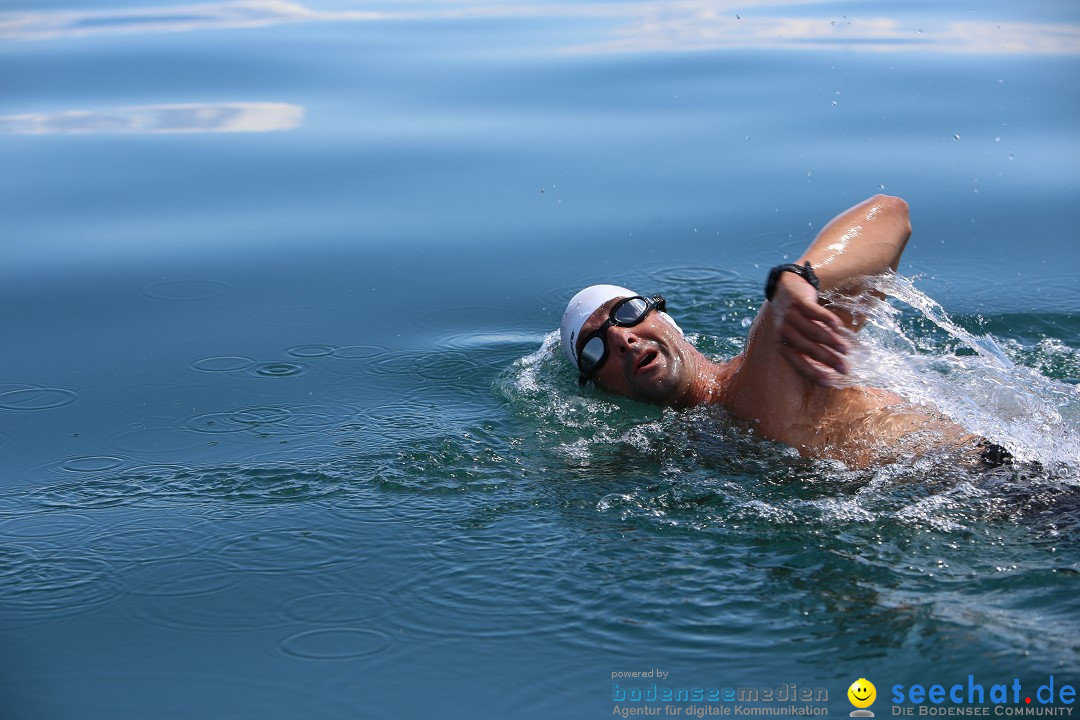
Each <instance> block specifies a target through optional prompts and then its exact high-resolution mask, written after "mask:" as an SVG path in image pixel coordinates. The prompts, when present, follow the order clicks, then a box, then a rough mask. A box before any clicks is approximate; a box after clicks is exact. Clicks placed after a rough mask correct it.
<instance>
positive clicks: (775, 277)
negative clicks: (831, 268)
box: [765, 260, 821, 300]
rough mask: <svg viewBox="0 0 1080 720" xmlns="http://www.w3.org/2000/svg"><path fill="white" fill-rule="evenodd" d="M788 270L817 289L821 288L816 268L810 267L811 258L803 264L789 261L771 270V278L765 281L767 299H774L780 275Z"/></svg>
mask: <svg viewBox="0 0 1080 720" xmlns="http://www.w3.org/2000/svg"><path fill="white" fill-rule="evenodd" d="M786 272H789V273H795V274H796V275H798V276H799V277H801V278H802V279H803V280H805V281H806V282H808V283H810V284H811V285H813V286H814V289H815V290H820V289H821V281H819V280H818V276H817V275H815V274H814V268H812V267H810V261H809V260H807V261H806V262H805V263H803V264H802V265H796V264H795V263H787V264H786V265H777V266H776V267H774V268H773V269H772V270H770V271H769V279H768V280H767V281H766V282H765V299H766V300H772V296H773V295H775V294H776V283H778V282H780V276H781V275H783V274H784V273H786Z"/></svg>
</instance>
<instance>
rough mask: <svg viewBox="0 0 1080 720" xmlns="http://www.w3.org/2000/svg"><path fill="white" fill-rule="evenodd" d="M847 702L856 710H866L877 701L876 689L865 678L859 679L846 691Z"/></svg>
mask: <svg viewBox="0 0 1080 720" xmlns="http://www.w3.org/2000/svg"><path fill="white" fill-rule="evenodd" d="M847 696H848V700H850V701H851V704H852V705H854V706H855V707H857V708H868V707H870V706H871V705H873V704H874V700H875V699H877V688H875V687H874V683H872V682H870V681H869V680H867V679H866V678H859V679H858V680H856V681H855V682H853V683H851V687H849V688H848V689H847Z"/></svg>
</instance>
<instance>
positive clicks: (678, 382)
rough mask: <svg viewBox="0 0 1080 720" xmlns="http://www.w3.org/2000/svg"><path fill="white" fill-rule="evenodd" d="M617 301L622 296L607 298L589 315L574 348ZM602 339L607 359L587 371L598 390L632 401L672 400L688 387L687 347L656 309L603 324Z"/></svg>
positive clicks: (666, 402)
mask: <svg viewBox="0 0 1080 720" xmlns="http://www.w3.org/2000/svg"><path fill="white" fill-rule="evenodd" d="M619 300H622V298H614V299H612V300H609V301H608V302H606V303H604V304H603V305H601V306H600V307H599V308H597V309H596V311H595V312H594V313H593V314H592V315H590V316H589V319H588V320H586V321H585V325H584V326H582V328H581V332H580V333H579V335H578V347H577V350H578V351H580V350H581V346H582V344H583V342H584V340H585V338H587V337H588V336H589V334H590V333H592V332H593V331H594V330H596V329H597V328H599V327H600V326H601V325H603V324H604V321H605V320H607V319H608V315H609V314H610V313H611V308H613V307H614V306H615V304H616V303H618V302H619ZM604 341H605V342H606V343H607V358H606V359H605V360H604V363H603V365H601V366H600V369H599V370H597V371H596V373H595V374H593V376H592V379H593V381H594V382H595V383H596V384H597V385H598V386H599V387H601V388H603V389H604V390H607V391H608V392H613V393H617V394H619V395H624V396H626V397H628V398H630V399H632V400H640V401H643V402H649V403H655V404H657V405H674V404H676V403H677V401H678V400H679V398H680V397H681V396H682V394H683V393H684V392H685V391H686V390H687V389H688V387H689V372H690V371H689V363H688V362H687V360H688V359H689V355H688V348H690V347H691V346H690V344H689V343H687V342H686V340H685V339H684V338H683V337H682V335H681V334H680V333H679V331H678V330H676V329H675V328H674V327H673V326H672V324H671V323H669V322H667V321H666V320H664V319H663V318H662V317H661V316H660V313H659V312H656V311H653V312H650V313H649V314H648V315H647V316H646V317H645V319H644V320H642V321H641V322H640V323H638V324H637V325H633V326H631V327H620V326H617V325H616V326H613V327H609V328H608V329H607V334H606V335H605V337H604Z"/></svg>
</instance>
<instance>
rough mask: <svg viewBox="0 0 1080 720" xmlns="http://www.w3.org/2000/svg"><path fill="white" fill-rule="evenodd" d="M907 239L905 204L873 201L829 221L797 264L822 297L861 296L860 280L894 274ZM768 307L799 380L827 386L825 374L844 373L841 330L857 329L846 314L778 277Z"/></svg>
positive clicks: (882, 198) (805, 286) (788, 276)
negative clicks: (807, 269)
mask: <svg viewBox="0 0 1080 720" xmlns="http://www.w3.org/2000/svg"><path fill="white" fill-rule="evenodd" d="M910 236H911V223H910V220H909V218H908V207H907V203H905V202H904V201H903V200H901V199H900V198H896V197H889V196H886V195H875V196H874V197H872V198H870V199H869V200H865V201H863V202H861V203H859V204H858V205H856V206H855V207H853V208H851V209H850V210H847V211H845V212H843V213H841V214H840V215H838V216H836V217H835V218H833V219H832V221H830V222H829V224H828V225H826V226H825V228H824V229H823V230H822V231H821V232H820V233H819V234H818V236H817V238H816V239H815V240H814V242H813V243H811V244H810V247H808V248H807V249H806V252H804V253H803V254H802V256H801V257H800V258H799V264H802V263H804V262H807V261H809V262H810V264H811V265H812V266H813V268H814V272H815V273H816V274H817V276H818V279H819V280H820V281H821V290H822V291H829V290H833V291H839V292H841V293H844V294H846V295H857V294H859V293H860V292H862V290H863V287H862V279H863V278H865V277H867V276H871V275H879V274H881V273H883V272H885V270H887V269H892V270H896V266H897V264H898V263H899V262H900V255H901V253H903V251H904V246H905V245H906V244H907V241H908V238H909V237H910ZM768 305H769V306H770V307H768V308H767V309H766V312H768V313H770V314H771V315H772V319H773V322H774V323H775V328H776V331H777V333H778V335H779V339H780V348H779V350H780V354H781V356H782V357H783V358H784V359H785V360H787V361H788V362H789V363H790V364H791V366H792V367H793V368H794V369H795V370H796V371H797V372H798V373H799V374H800V375H802V376H803V377H804V378H806V379H808V380H810V381H812V382H814V383H816V384H818V385H831V384H832V378H831V376H830V373H829V371H828V368H831V369H832V370H835V371H836V372H838V373H841V374H846V373H847V371H848V366H847V361H846V359H845V356H846V355H847V353H848V352H849V351H850V349H851V347H850V344H849V342H848V340H847V339H846V338H845V337H844V335H845V333H844V328H845V326H846V327H847V328H848V329H854V330H858V328H859V324H858V323H857V322H856V321H854V320H853V319H852V318H851V317H850V316H849V315H848V314H847V313H845V312H842V311H838V310H836V309H835V308H834V309H830V308H827V307H823V306H822V305H821V304H819V302H818V296H817V292H816V291H815V290H814V288H813V287H812V286H811V285H810V284H809V283H807V282H806V281H805V280H803V279H802V278H800V277H798V276H797V275H793V274H792V273H784V274H783V275H781V277H780V281H779V283H778V284H777V287H776V294H775V295H773V299H772V302H770V303H768Z"/></svg>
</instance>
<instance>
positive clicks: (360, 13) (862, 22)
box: [0, 0, 1080, 54]
mask: <svg viewBox="0 0 1080 720" xmlns="http://www.w3.org/2000/svg"><path fill="white" fill-rule="evenodd" d="M808 7H810V8H817V7H820V3H818V2H811V1H810V0H741V1H740V2H732V1H731V0H719V1H716V0H683V1H681V2H640V3H619V4H616V3H568V4H551V5H528V4H521V5H517V4H505V3H504V4H497V5H495V4H492V5H470V4H465V3H457V2H452V1H451V2H442V3H432V4H428V5H413V6H410V9H401V6H400V5H399V6H397V7H395V8H394V9H393V10H375V9H372V10H319V9H313V8H309V7H307V6H304V5H301V4H298V3H295V2H288V1H287V0H250V1H246V2H244V1H241V2H222V3H207V4H200V5H183V6H173V7H148V8H125V9H122V10H75V11H50V12H23V13H6V14H3V15H0V38H4V39H9V40H48V39H56V38H71V37H84V36H89V35H100V34H134V33H140V34H141V33H160V32H187V31H195V30H211V29H235V28H254V27H265V26H271V25H280V24H286V23H300V22H378V21H388V20H393V21H409V20H440V19H441V20H453V19H466V18H468V19H495V18H560V17H561V18H586V17H589V18H611V19H612V20H613V21H615V22H616V23H617V25H616V27H614V28H612V29H611V30H610V38H609V39H603V40H599V41H597V42H595V43H589V44H585V45H579V46H575V47H570V48H563V49H562V50H563V51H564V52H572V53H629V52H686V51H700V50H722V49H746V48H753V49H770V50H772V49H784V48H787V49H823V50H837V49H847V50H854V51H859V50H861V51H874V52H910V51H923V52H949V53H972V54H1075V53H1080V25H1076V24H1067V23H1060V24H1053V23H1041V24H1040V23H1024V22H995V21H993V20H987V21H964V22H949V21H943V20H937V19H936V18H935V17H934V16H932V15H931V16H930V17H928V18H926V19H925V21H923V20H920V21H919V22H920V23H921V24H915V21H912V20H900V19H896V18H890V17H860V18H853V19H851V20H848V19H847V18H840V17H837V16H835V15H828V14H822V15H820V16H818V17H806V16H805V15H806V13H807V9H806V8H808ZM797 9H798V11H797ZM781 12H787V13H792V16H784V15H780V13H781ZM810 12H816V10H810ZM740 14H741V17H740V16H739V15H740Z"/></svg>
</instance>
